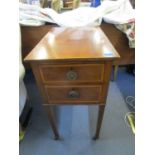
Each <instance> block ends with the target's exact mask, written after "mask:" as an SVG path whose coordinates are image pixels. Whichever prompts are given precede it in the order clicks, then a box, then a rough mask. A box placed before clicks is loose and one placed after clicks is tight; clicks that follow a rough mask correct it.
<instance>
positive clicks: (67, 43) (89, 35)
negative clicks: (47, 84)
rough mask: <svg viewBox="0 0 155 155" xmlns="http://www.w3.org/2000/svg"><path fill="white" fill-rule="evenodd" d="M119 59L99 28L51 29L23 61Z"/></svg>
mask: <svg viewBox="0 0 155 155" xmlns="http://www.w3.org/2000/svg"><path fill="white" fill-rule="evenodd" d="M103 58H104V60H107V59H108V60H109V59H111V58H112V59H115V58H119V55H118V53H117V51H116V50H115V49H114V47H113V46H112V44H111V43H110V41H109V39H108V38H107V37H106V35H105V34H104V32H103V31H102V30H101V29H100V28H99V27H96V28H95V27H91V28H88V27H82V28H81V27H80V28H76V31H75V28H60V27H59V28H56V27H53V28H51V30H50V31H49V32H48V33H47V34H46V35H45V36H44V38H43V39H42V40H41V41H40V42H39V43H38V44H37V45H36V46H35V48H34V49H33V50H32V51H31V53H29V54H28V56H27V57H26V58H25V61H29V60H30V61H39V60H42V61H44V60H45V61H48V60H52V61H58V60H71V59H74V60H75V59H78V60H82V59H87V60H92V59H103Z"/></svg>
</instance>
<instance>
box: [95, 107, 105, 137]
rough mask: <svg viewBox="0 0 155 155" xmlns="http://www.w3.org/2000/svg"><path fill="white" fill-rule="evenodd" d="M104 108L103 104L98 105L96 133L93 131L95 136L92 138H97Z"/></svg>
mask: <svg viewBox="0 0 155 155" xmlns="http://www.w3.org/2000/svg"><path fill="white" fill-rule="evenodd" d="M104 108H105V105H99V111H98V120H97V126H96V133H95V136H94V137H93V139H94V140H96V139H98V138H99V134H100V129H101V125H102V119H103V115H104Z"/></svg>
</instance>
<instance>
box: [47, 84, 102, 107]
mask: <svg viewBox="0 0 155 155" xmlns="http://www.w3.org/2000/svg"><path fill="white" fill-rule="evenodd" d="M101 90H102V87H101V85H91V86H45V91H46V95H47V98H48V102H49V104H55V103H57V104H63V103H68V104H71V103H77V104H78V103H79V104H81V103H87V104H88V103H90V104H91V103H97V102H99V101H100V95H101Z"/></svg>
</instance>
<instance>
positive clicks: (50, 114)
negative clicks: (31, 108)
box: [45, 106, 59, 140]
mask: <svg viewBox="0 0 155 155" xmlns="http://www.w3.org/2000/svg"><path fill="white" fill-rule="evenodd" d="M45 110H46V112H47V115H48V119H49V121H50V124H51V127H52V130H53V132H54V135H55V140H58V139H59V132H58V130H57V126H56V122H55V117H54V111H53V107H51V106H45Z"/></svg>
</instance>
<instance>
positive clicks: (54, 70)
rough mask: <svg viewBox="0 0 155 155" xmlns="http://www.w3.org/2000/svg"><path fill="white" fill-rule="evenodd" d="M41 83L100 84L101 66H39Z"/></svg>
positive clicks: (101, 78) (102, 66)
mask: <svg viewBox="0 0 155 155" xmlns="http://www.w3.org/2000/svg"><path fill="white" fill-rule="evenodd" d="M39 70H40V74H41V78H42V82H43V83H49V82H50V83H52V82H102V81H103V74H104V65H103V64H76V65H75V64H74V65H50V64H42V65H40V66H39Z"/></svg>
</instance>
